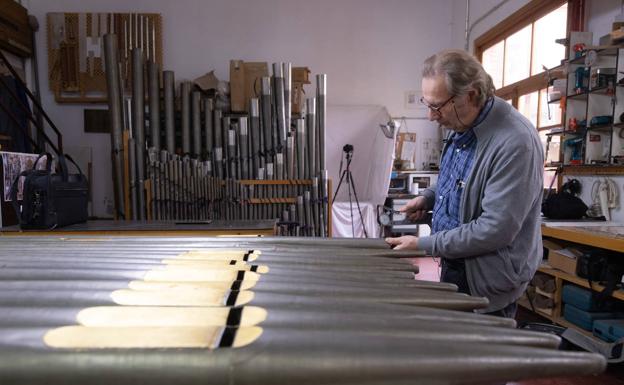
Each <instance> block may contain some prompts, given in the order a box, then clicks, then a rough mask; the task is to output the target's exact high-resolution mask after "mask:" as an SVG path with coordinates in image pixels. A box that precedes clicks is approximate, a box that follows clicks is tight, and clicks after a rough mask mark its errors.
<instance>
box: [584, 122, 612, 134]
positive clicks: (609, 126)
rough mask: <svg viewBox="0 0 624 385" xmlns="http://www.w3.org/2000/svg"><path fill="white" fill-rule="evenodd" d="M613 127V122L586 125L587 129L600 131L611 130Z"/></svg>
mask: <svg viewBox="0 0 624 385" xmlns="http://www.w3.org/2000/svg"><path fill="white" fill-rule="evenodd" d="M612 129H613V124H612V123H609V124H597V125H595V126H590V127H587V131H600V132H611V130H612Z"/></svg>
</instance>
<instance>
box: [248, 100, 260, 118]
mask: <svg viewBox="0 0 624 385" xmlns="http://www.w3.org/2000/svg"><path fill="white" fill-rule="evenodd" d="M249 104H250V108H249V110H250V114H251V117H252V118H258V117H260V106H259V101H258V98H251V99H250V100H249Z"/></svg>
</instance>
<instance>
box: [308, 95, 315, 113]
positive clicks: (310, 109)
mask: <svg viewBox="0 0 624 385" xmlns="http://www.w3.org/2000/svg"><path fill="white" fill-rule="evenodd" d="M306 109H307V110H308V115H314V114H316V98H307V99H306Z"/></svg>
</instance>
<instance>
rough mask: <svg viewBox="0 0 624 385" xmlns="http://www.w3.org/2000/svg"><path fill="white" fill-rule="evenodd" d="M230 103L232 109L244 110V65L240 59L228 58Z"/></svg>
mask: <svg viewBox="0 0 624 385" xmlns="http://www.w3.org/2000/svg"><path fill="white" fill-rule="evenodd" d="M230 103H231V109H232V111H245V67H244V66H243V61H242V60H230Z"/></svg>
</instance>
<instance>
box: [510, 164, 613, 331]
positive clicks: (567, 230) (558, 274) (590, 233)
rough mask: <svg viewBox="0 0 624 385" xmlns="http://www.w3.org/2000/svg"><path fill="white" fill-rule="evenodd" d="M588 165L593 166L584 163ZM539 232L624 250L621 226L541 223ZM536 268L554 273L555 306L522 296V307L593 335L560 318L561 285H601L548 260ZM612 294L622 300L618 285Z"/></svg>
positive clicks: (601, 287) (595, 245)
mask: <svg viewBox="0 0 624 385" xmlns="http://www.w3.org/2000/svg"><path fill="white" fill-rule="evenodd" d="M587 167H592V168H595V167H593V166H587ZM542 236H544V237H550V238H555V239H558V240H563V241H568V242H573V243H577V244H580V245H584V246H593V247H599V248H602V249H608V250H612V251H617V252H624V227H608V226H604V228H603V227H601V226H599V227H582V226H581V225H579V226H578V227H576V226H572V227H571V226H563V227H556V226H555V227H553V226H545V225H542ZM538 271H539V272H541V273H544V274H547V275H549V276H552V277H554V279H555V291H554V293H552V296H551V298H552V299H553V300H554V302H555V307H554V308H553V309H552V312H551V313H549V312H547V311H545V310H544V309H539V308H534V307H533V306H531V304H530V302H529V301H528V300H527V299H526V298H523V299H521V300H519V301H518V304H519V305H520V306H522V307H525V308H527V309H529V310H531V311H534V312H535V313H537V314H539V315H540V316H542V317H544V318H546V319H548V320H550V321H551V322H553V323H555V324H557V325H561V326H564V327H566V328H572V329H575V330H578V331H579V332H581V333H583V334H584V335H587V336H590V337H592V338H596V337H594V336H593V335H592V333H591V332H588V331H587V330H584V329H581V328H580V327H578V326H576V325H574V324H572V323H570V322H569V321H567V320H566V319H565V318H563V306H562V300H561V299H562V292H563V286H564V285H565V284H567V283H569V284H574V285H577V286H581V287H584V288H586V289H592V290H596V291H602V290H603V289H604V286H602V285H600V284H598V283H594V282H592V283H591V286H590V283H589V282H588V280H586V279H584V278H580V277H578V276H576V275H573V274H569V273H566V272H563V271H561V270H557V269H553V268H552V267H550V266H549V265H548V264H546V263H544V264H542V265H541V266H540V267H539V268H538ZM612 297H613V298H615V299H617V300H621V301H624V290H623V289H619V290H616V291H614V292H613V295H612Z"/></svg>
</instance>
